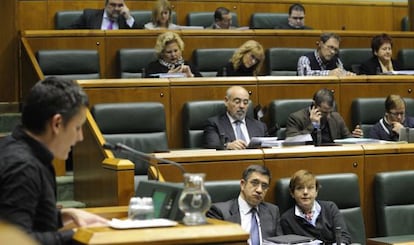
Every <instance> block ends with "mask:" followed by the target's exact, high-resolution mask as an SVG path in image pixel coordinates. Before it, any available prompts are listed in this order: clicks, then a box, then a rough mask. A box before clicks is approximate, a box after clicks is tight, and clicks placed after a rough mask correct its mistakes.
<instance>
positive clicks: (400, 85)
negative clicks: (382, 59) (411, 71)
mask: <svg viewBox="0 0 414 245" xmlns="http://www.w3.org/2000/svg"><path fill="white" fill-rule="evenodd" d="M361 78H362V77H361ZM382 78H383V79H384V80H381V78H380V77H378V76H373V78H370V77H369V76H366V81H364V80H363V79H361V80H357V79H355V80H354V79H346V80H344V81H342V82H341V85H340V91H341V96H340V99H339V101H340V105H341V107H340V113H341V115H342V116H343V118H344V120H345V123H346V124H347V125H348V127H350V129H351V127H352V125H351V124H352V121H351V120H352V111H351V104H352V100H353V99H355V98H364V97H367V98H370V97H384V98H385V97H387V96H388V95H389V94H399V95H401V96H403V97H410V98H413V97H414V94H413V93H412V91H413V89H414V83H413V82H412V81H410V78H409V77H406V76H391V77H390V76H382ZM371 79H372V80H371ZM374 79H375V80H374ZM374 81H375V82H374ZM386 81H388V82H386ZM394 82H395V83H394Z"/></svg>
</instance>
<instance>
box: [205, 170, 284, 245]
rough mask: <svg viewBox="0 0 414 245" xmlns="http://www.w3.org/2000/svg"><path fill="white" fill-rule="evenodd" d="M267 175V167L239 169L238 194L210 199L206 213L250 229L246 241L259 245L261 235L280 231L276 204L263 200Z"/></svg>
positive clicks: (268, 181)
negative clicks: (241, 172)
mask: <svg viewBox="0 0 414 245" xmlns="http://www.w3.org/2000/svg"><path fill="white" fill-rule="evenodd" d="M270 179H271V174H270V171H269V169H268V168H267V167H265V166H263V165H250V166H249V167H247V168H246V169H245V170H244V171H243V174H242V179H241V180H240V195H239V197H238V198H235V199H232V200H229V201H227V202H219V203H214V204H213V205H212V206H211V208H210V210H209V211H208V212H207V217H209V218H215V219H221V220H227V221H230V222H234V223H238V224H240V225H241V227H242V228H243V229H244V230H245V231H247V232H249V233H250V238H249V240H248V243H249V244H250V245H260V244H262V241H263V239H266V238H268V237H274V236H279V235H282V229H281V226H280V223H279V221H280V213H279V208H278V207H277V206H276V205H274V204H271V203H267V202H264V198H265V196H266V193H267V191H268V189H269V185H270Z"/></svg>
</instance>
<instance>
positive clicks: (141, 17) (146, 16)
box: [130, 10, 177, 29]
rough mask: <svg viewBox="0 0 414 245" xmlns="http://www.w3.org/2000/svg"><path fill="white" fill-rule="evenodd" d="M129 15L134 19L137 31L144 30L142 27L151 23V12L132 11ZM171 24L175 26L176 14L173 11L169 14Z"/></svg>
mask: <svg viewBox="0 0 414 245" xmlns="http://www.w3.org/2000/svg"><path fill="white" fill-rule="evenodd" d="M130 13H131V15H132V16H133V17H134V20H135V23H136V24H137V26H138V29H144V25H145V24H147V23H148V22H151V19H152V11H151V10H132V11H131V12H130ZM171 20H172V23H174V24H177V13H176V12H175V11H172V12H171Z"/></svg>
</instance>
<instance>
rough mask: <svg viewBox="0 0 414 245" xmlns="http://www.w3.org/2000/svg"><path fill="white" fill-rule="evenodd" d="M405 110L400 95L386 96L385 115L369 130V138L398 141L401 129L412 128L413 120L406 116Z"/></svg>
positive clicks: (413, 125) (413, 126)
mask: <svg viewBox="0 0 414 245" xmlns="http://www.w3.org/2000/svg"><path fill="white" fill-rule="evenodd" d="M405 109H406V104H405V101H404V99H403V98H402V97H401V96H400V95H395V94H391V95H388V97H387V98H386V99H385V115H384V117H383V118H381V119H380V120H379V122H377V123H376V124H375V125H374V126H373V127H372V129H371V130H370V132H369V136H370V138H373V139H380V140H389V141H398V140H399V135H400V130H401V129H403V128H414V118H413V117H408V116H406V112H405Z"/></svg>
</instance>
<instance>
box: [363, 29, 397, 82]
mask: <svg viewBox="0 0 414 245" xmlns="http://www.w3.org/2000/svg"><path fill="white" fill-rule="evenodd" d="M371 49H372V57H371V58H370V59H369V60H367V61H365V62H364V63H362V64H361V66H360V67H359V74H366V75H378V74H381V73H387V72H392V71H398V70H400V65H399V63H398V61H396V60H393V59H392V38H391V37H390V36H388V35H387V34H385V33H384V34H381V35H377V36H374V37H373V38H372V41H371Z"/></svg>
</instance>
